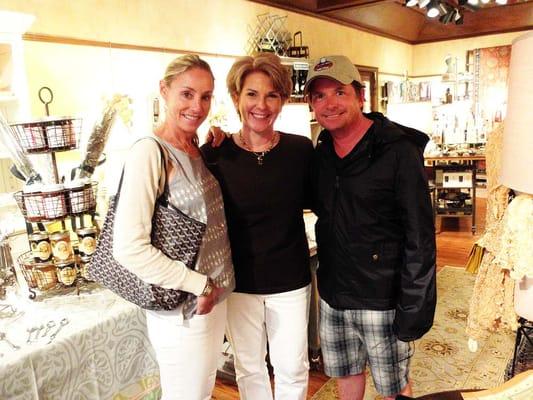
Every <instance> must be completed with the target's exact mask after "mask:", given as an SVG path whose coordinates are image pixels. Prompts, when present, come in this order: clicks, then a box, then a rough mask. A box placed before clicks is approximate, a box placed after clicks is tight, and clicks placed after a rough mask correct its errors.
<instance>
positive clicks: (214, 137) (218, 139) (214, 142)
mask: <svg viewBox="0 0 533 400" xmlns="http://www.w3.org/2000/svg"><path fill="white" fill-rule="evenodd" d="M230 137H231V134H230V133H226V132H224V131H223V130H222V129H220V128H219V127H218V126H211V127H210V128H209V132H207V137H206V139H205V142H206V143H211V146H212V147H220V145H221V144H222V142H223V141H224V140H225V139H226V138H230Z"/></svg>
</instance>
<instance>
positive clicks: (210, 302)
mask: <svg viewBox="0 0 533 400" xmlns="http://www.w3.org/2000/svg"><path fill="white" fill-rule="evenodd" d="M224 290H225V289H224V288H219V287H216V286H213V290H212V291H211V293H210V294H209V296H199V297H198V304H197V306H196V314H198V315H204V314H209V313H210V312H211V310H212V309H213V307H214V306H215V304H216V303H217V301H218V298H219V296H220V295H222V293H224Z"/></svg>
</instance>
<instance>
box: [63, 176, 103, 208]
mask: <svg viewBox="0 0 533 400" xmlns="http://www.w3.org/2000/svg"><path fill="white" fill-rule="evenodd" d="M65 191H66V198H67V206H68V212H69V214H71V215H78V214H86V213H92V212H94V211H95V210H96V195H97V192H98V183H97V182H90V183H85V184H82V185H78V186H73V187H69V188H67V189H65Z"/></svg>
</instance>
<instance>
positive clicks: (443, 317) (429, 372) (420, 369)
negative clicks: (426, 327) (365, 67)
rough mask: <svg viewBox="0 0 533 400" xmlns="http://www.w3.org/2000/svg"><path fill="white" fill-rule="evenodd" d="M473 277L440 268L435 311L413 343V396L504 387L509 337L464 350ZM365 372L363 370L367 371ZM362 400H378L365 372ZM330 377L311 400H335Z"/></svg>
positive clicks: (493, 336)
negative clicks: (424, 330) (364, 389)
mask: <svg viewBox="0 0 533 400" xmlns="http://www.w3.org/2000/svg"><path fill="white" fill-rule="evenodd" d="M475 278H476V277H475V275H471V274H469V273H467V272H465V270H464V269H463V268H455V267H444V268H443V269H442V270H441V271H440V272H439V273H438V274H437V294H438V301H437V310H436V314H435V323H434V324H433V328H431V330H430V331H429V332H428V333H427V334H426V335H425V336H424V337H423V338H422V339H420V340H417V341H416V342H415V344H414V347H415V352H414V355H413V359H412V360H411V374H410V377H411V380H412V383H413V394H414V396H422V395H425V394H429V393H435V392H441V391H445V390H454V389H462V388H465V389H466V388H469V389H487V388H492V387H495V386H498V385H499V384H501V383H503V374H504V371H505V366H506V364H507V362H508V361H509V359H510V358H511V357H512V352H513V348H514V334H512V333H509V332H498V333H493V334H491V335H490V336H488V337H487V338H486V339H485V340H483V341H480V342H479V343H478V351H477V352H475V353H472V352H470V351H469V350H468V344H467V343H468V337H467V336H466V333H465V327H466V318H467V315H468V306H469V303H470V297H471V294H472V289H473V287H474V281H475ZM367 372H368V371H367ZM366 382H367V383H366V385H367V386H366V388H367V389H366V393H365V400H378V399H381V398H382V397H381V396H380V395H378V394H377V393H376V390H375V388H374V385H373V383H372V378H371V377H370V374H367V381H366ZM337 398H338V396H337V388H336V384H335V380H334V379H330V380H329V381H328V382H326V384H325V385H324V386H323V387H322V388H320V390H319V391H318V392H317V393H315V395H314V396H313V397H312V400H334V399H337Z"/></svg>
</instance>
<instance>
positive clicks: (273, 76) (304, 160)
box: [202, 54, 313, 400]
mask: <svg viewBox="0 0 533 400" xmlns="http://www.w3.org/2000/svg"><path fill="white" fill-rule="evenodd" d="M227 86H228V90H229V93H230V95H231V97H232V99H233V102H234V105H235V107H236V109H237V111H238V113H239V116H240V118H241V121H242V128H241V130H240V131H239V132H238V133H236V134H234V135H232V136H231V138H230V139H226V140H224V141H223V142H222V144H221V145H220V147H216V148H213V147H211V145H210V144H207V145H204V146H203V147H202V151H203V152H204V155H205V157H206V163H207V166H208V167H209V168H210V169H211V171H212V172H213V174H214V175H215V177H216V178H217V179H218V180H219V182H220V185H221V188H222V194H223V196H224V204H225V208H226V217H227V221H228V232H229V236H230V243H231V249H232V254H233V263H234V266H235V277H236V289H235V292H234V293H232V294H231V295H230V297H229V298H228V326H227V334H228V338H229V340H230V343H231V346H232V349H233V351H234V357H235V370H236V375H237V384H238V386H239V393H240V396H241V399H245V400H246V399H248V400H272V398H273V396H272V389H271V385H270V379H269V374H268V370H267V366H266V362H265V356H266V354H267V343H268V348H269V357H270V362H271V364H272V366H273V368H274V387H275V396H274V397H275V398H276V399H277V400H284V399H285V400H303V399H305V398H306V393H307V383H308V369H309V363H308V357H307V351H308V349H307V323H308V315H309V312H308V309H309V296H310V281H311V277H310V269H309V249H308V245H307V239H306V235H305V226H304V221H303V213H302V210H303V208H304V207H308V199H309V196H308V193H307V190H309V189H310V165H311V159H312V154H313V146H312V143H311V141H310V140H309V139H307V138H305V137H303V136H298V135H291V134H286V133H283V132H277V131H275V130H274V122H275V121H276V118H277V117H278V115H279V113H280V111H281V108H282V106H283V104H284V103H285V102H286V101H287V99H288V98H289V96H290V93H291V88H292V82H291V78H290V76H289V72H288V71H287V70H286V69H285V68H284V67H283V66H282V65H281V63H280V60H279V58H278V57H277V56H275V55H272V54H261V55H259V56H257V57H244V58H241V59H239V60H237V61H236V62H235V63H234V64H233V66H232V68H231V70H230V72H229V74H228V77H227Z"/></svg>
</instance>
